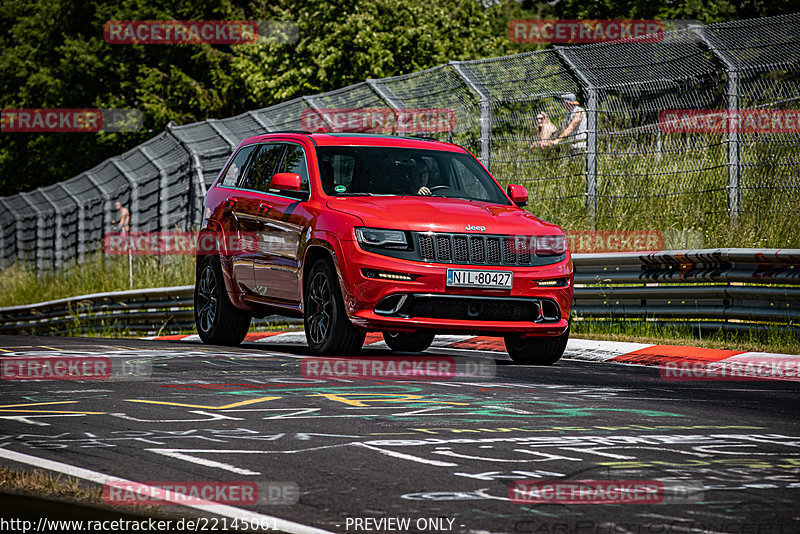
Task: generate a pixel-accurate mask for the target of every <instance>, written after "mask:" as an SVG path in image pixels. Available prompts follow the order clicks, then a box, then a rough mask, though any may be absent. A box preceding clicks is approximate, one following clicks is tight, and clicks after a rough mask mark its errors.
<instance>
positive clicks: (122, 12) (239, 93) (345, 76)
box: [0, 0, 510, 195]
mask: <svg viewBox="0 0 800 534" xmlns="http://www.w3.org/2000/svg"><path fill="white" fill-rule="evenodd" d="M499 13H500V11H499V10H498V9H497V8H495V9H485V8H483V7H482V6H481V5H480V4H479V3H478V2H475V1H474V0H441V1H439V2H435V3H429V4H423V3H419V2H417V1H416V0H333V1H331V2H328V1H324V0H309V1H306V2H297V1H294V2H292V1H288V0H278V1H269V0H257V2H256V3H254V4H251V3H249V2H245V1H243V0H216V1H203V0H201V1H196V0H167V1H166V2H159V3H158V4H152V5H151V3H150V2H149V1H148V0H124V1H123V2H122V3H116V2H112V1H111V0H88V1H82V0H33V1H32V2H28V1H26V0H6V2H4V3H3V4H2V6H1V7H0V22H2V25H3V30H2V33H1V34H0V47H1V48H2V49H1V50H0V67H1V68H2V69H3V77H2V79H0V105H2V107H3V108H47V107H56V108H79V107H93V108H135V109H138V110H140V111H142V113H143V116H144V125H145V128H144V130H143V131H139V132H132V133H97V134H89V133H42V134H20V133H3V134H2V135H0V195H8V194H13V193H16V192H19V191H27V190H31V189H34V188H36V187H39V186H43V185H48V184H51V183H55V182H58V181H62V180H65V179H68V178H71V177H72V176H75V175H77V174H79V173H80V172H83V171H85V170H87V169H89V168H90V167H92V166H94V165H96V164H98V163H100V162H101V161H103V160H104V159H106V158H108V157H111V156H114V155H117V154H119V153H121V152H124V151H125V150H127V149H129V148H132V147H134V146H136V145H137V144H139V143H141V142H143V141H144V140H146V139H147V138H149V137H152V136H153V135H155V134H157V133H158V132H160V131H161V130H163V129H164V128H165V126H166V124H167V123H168V122H169V121H174V122H176V123H177V124H186V123H191V122H195V121H199V120H202V119H205V118H209V117H216V118H221V117H228V116H232V115H235V114H238V113H242V112H244V111H248V110H251V109H256V108H260V107H264V106H268V105H271V104H276V103H279V102H282V101H284V100H286V99H290V98H294V97H297V96H302V95H312V94H315V93H318V92H320V91H327V90H332V89H337V88H339V87H342V86H344V85H348V84H351V83H354V82H358V81H362V80H363V79H364V78H367V77H373V78H375V77H382V76H390V75H395V74H401V73H407V72H413V71H417V70H420V69H425V68H428V67H432V66H435V65H437V64H440V63H445V62H447V61H449V60H452V59H474V58H481V57H489V56H493V55H500V54H503V53H506V52H507V51H508V50H509V49H510V43H507V42H506V41H505V39H504V34H503V33H502V31H498V30H497V28H498V20H499V19H498V15H499ZM169 19H174V20H200V19H206V20H252V19H255V20H282V21H296V22H297V24H298V25H299V31H300V36H299V41H298V42H296V43H286V42H278V41H276V40H273V41H268V42H265V43H259V44H252V45H232V46H231V45H210V44H202V45H172V46H170V45H144V44H142V45H119V44H116V45H112V44H109V43H107V42H105V41H104V40H103V24H104V23H105V22H107V21H109V20H169ZM500 26H502V23H500Z"/></svg>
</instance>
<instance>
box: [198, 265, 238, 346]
mask: <svg viewBox="0 0 800 534" xmlns="http://www.w3.org/2000/svg"><path fill="white" fill-rule="evenodd" d="M251 318H252V317H251V315H250V314H249V313H247V312H245V311H242V310H240V309H239V308H237V307H236V306H234V305H233V303H231V299H230V298H228V291H227V290H226V289H225V280H224V279H223V278H222V268H221V266H220V263H219V257H218V256H206V257H205V258H203V259H202V260H201V262H200V266H199V269H198V270H197V279H196V281H195V285H194V324H195V326H196V327H197V333H198V334H199V335H200V339H201V340H202V341H203V343H207V344H210V345H238V344H239V343H241V342H242V340H243V339H244V337H245V336H246V335H247V330H248V329H249V328H250V319H251Z"/></svg>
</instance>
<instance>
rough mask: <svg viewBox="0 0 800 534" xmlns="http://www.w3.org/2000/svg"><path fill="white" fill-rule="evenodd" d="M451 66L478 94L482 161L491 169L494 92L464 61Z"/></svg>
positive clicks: (453, 62) (451, 63)
mask: <svg viewBox="0 0 800 534" xmlns="http://www.w3.org/2000/svg"><path fill="white" fill-rule="evenodd" d="M450 66H451V67H453V70H455V71H456V74H458V76H459V77H460V78H461V80H462V81H463V82H464V83H465V84H467V87H469V88H470V89H472V90H473V91H474V92H475V93H477V94H478V97H479V98H480V100H479V105H480V108H481V116H480V118H479V119H478V125H479V128H480V143H481V158H480V159H481V163H483V166H484V167H486V168H487V169H489V170H490V171H491V165H492V158H491V146H492V93H491V91H489V89H487V88H486V86H485V85H484V84H483V82H481V80H480V79H479V78H478V76H477V75H476V74H475V73H474V72H473V71H472V69H470V68H469V66H468V65H467V64H466V63H464V62H463V61H451V62H450Z"/></svg>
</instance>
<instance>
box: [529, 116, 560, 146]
mask: <svg viewBox="0 0 800 534" xmlns="http://www.w3.org/2000/svg"><path fill="white" fill-rule="evenodd" d="M536 127H537V128H538V130H539V148H541V149H544V148H546V147H549V146H553V136H554V135H555V133H556V130H558V128H556V125H555V124H553V121H551V120H550V117H548V116H547V113H545V112H544V111H540V112H539V113H537V114H536ZM534 146H536V143H533V144H532V145H531V146H530V150H533V147H534Z"/></svg>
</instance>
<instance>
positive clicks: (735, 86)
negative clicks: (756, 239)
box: [690, 26, 742, 220]
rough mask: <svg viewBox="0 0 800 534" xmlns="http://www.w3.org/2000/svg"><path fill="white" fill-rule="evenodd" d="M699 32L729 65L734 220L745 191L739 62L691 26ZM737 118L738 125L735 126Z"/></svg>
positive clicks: (730, 177) (730, 197)
mask: <svg viewBox="0 0 800 534" xmlns="http://www.w3.org/2000/svg"><path fill="white" fill-rule="evenodd" d="M690 28H691V30H692V31H693V32H694V34H695V35H697V37H698V38H699V39H700V40H701V41H702V42H703V44H704V45H706V46H707V47H708V49H709V50H710V51H711V53H712V54H714V57H716V58H717V59H719V60H720V61H721V62H722V64H723V65H724V66H725V74H726V77H727V80H728V83H727V93H728V120H727V121H726V124H728V128H727V132H726V140H727V143H728V213H729V215H730V217H731V219H733V220H736V219H738V218H739V214H740V207H739V200H740V198H741V192H742V184H741V177H742V166H741V161H740V156H739V149H740V140H739V94H740V90H739V62H738V61H737V60H736V58H735V57H734V56H733V55H732V54H731V53H730V52H728V50H727V49H726V48H725V47H724V46H723V45H722V44H721V43H719V42H718V41H717V39H716V38H715V37H714V36H713V35H712V34H711V33H709V32H708V31H707V30H706V28H705V27H703V26H691V27H690ZM732 119H733V121H734V122H733V124H734V127H733V128H731V120H732Z"/></svg>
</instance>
